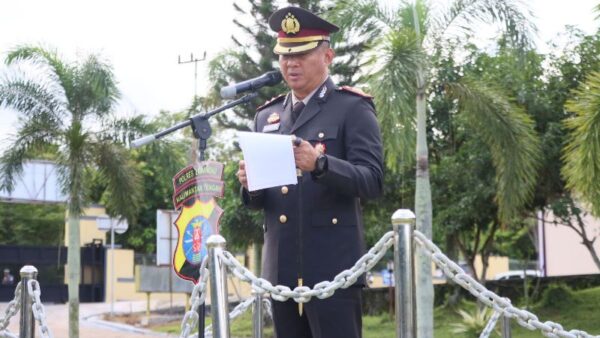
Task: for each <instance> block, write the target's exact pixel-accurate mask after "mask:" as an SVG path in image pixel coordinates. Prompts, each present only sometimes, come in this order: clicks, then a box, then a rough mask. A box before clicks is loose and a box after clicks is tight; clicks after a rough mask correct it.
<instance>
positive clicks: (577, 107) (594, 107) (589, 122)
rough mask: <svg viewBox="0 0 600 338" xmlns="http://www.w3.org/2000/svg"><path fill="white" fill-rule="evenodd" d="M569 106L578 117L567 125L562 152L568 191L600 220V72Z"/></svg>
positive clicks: (588, 79)
mask: <svg viewBox="0 0 600 338" xmlns="http://www.w3.org/2000/svg"><path fill="white" fill-rule="evenodd" d="M573 94H574V97H573V98H572V99H571V100H569V101H568V102H567V104H566V108H567V109H568V110H569V111H572V112H574V113H575V116H574V117H572V118H570V119H568V120H566V121H565V126H566V127H567V128H568V129H569V130H570V133H569V135H568V138H567V143H566V145H565V147H564V149H563V160H564V162H565V165H564V167H563V169H562V174H563V177H564V178H565V180H566V184H567V187H568V188H569V189H572V190H573V191H575V192H576V193H577V194H579V195H580V196H581V198H583V200H584V201H586V202H587V203H589V204H590V205H591V207H592V211H593V213H594V214H595V215H596V216H600V72H593V73H591V74H590V76H589V77H588V78H587V79H586V81H585V82H584V83H582V84H581V85H580V86H579V88H577V89H576V90H575V91H574V93H573Z"/></svg>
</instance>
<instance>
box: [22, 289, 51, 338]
mask: <svg viewBox="0 0 600 338" xmlns="http://www.w3.org/2000/svg"><path fill="white" fill-rule="evenodd" d="M27 292H28V293H29V297H30V298H31V310H32V311H33V317H34V318H35V320H36V322H37V323H38V327H39V330H40V335H41V336H42V337H43V338H52V337H53V336H52V332H50V329H49V328H48V323H47V322H46V310H45V309H44V305H43V304H42V300H41V299H40V296H41V295H42V291H41V288H40V284H39V283H38V281H37V280H35V279H30V280H29V281H27Z"/></svg>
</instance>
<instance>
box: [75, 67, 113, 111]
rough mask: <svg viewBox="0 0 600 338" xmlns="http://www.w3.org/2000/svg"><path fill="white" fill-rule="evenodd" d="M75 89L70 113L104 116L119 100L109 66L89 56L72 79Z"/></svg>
mask: <svg viewBox="0 0 600 338" xmlns="http://www.w3.org/2000/svg"><path fill="white" fill-rule="evenodd" d="M74 83H75V87H74V89H73V97H72V98H71V99H70V103H71V105H72V106H74V107H73V108H72V111H74V112H77V113H78V114H82V117H83V116H85V115H88V114H93V115H96V116H100V117H102V116H104V115H106V114H107V113H108V112H110V111H111V109H112V107H113V105H114V104H115V102H116V101H117V99H118V98H119V95H120V94H119V90H118V88H117V84H116V81H115V77H114V74H113V71H112V68H111V66H110V65H109V64H108V63H107V62H104V61H102V60H100V59H99V57H98V56H96V55H90V56H88V58H87V59H86V60H85V61H84V62H83V63H82V64H81V65H80V66H79V67H77V70H76V72H75V77H74Z"/></svg>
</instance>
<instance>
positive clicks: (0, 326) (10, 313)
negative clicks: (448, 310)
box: [0, 282, 23, 337]
mask: <svg viewBox="0 0 600 338" xmlns="http://www.w3.org/2000/svg"><path fill="white" fill-rule="evenodd" d="M22 290H23V285H22V284H21V282H19V284H17V287H16V288H15V298H14V299H13V300H11V301H10V302H9V303H8V306H7V307H6V309H5V310H4V318H2V319H0V334H1V335H5V336H6V337H11V336H10V335H12V333H10V332H8V330H7V329H6V328H7V327H8V324H10V319H11V318H12V317H14V316H15V315H16V314H17V313H18V312H19V308H20V307H21V292H22ZM12 336H14V335H12Z"/></svg>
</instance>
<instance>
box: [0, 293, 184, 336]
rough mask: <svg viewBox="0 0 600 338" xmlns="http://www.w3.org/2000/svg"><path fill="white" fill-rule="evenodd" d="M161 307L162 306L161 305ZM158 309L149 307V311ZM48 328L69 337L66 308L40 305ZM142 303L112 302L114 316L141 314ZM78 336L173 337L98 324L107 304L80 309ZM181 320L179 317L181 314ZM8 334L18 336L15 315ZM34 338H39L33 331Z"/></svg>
mask: <svg viewBox="0 0 600 338" xmlns="http://www.w3.org/2000/svg"><path fill="white" fill-rule="evenodd" d="M7 305H8V303H0V318H4V310H5V309H6V306H7ZM162 305H163V306H164V304H162ZM159 306H161V304H159V303H153V304H152V307H151V308H152V309H156V308H157V307H159ZM44 308H45V310H46V319H47V322H48V327H49V328H50V331H51V332H52V334H53V336H54V337H55V338H66V337H68V333H69V320H68V318H69V316H68V312H67V304H44ZM145 309H146V302H143V301H142V302H116V303H115V313H131V312H141V311H145ZM79 311H80V320H79V336H80V337H81V338H110V337H119V338H121V337H122V338H136V337H152V336H155V337H174V336H173V335H167V334H160V333H154V332H149V331H146V330H143V329H137V328H135V327H132V326H128V325H124V324H119V323H111V322H106V321H103V320H101V315H102V314H105V313H109V312H110V303H84V304H81V305H80V310H79ZM181 317H182V318H183V313H182V314H181ZM9 331H10V332H11V333H13V334H17V335H18V332H19V314H17V315H16V316H15V317H13V318H12V319H11V321H10V325H9ZM36 337H40V335H39V331H38V328H37V327H36Z"/></svg>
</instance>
